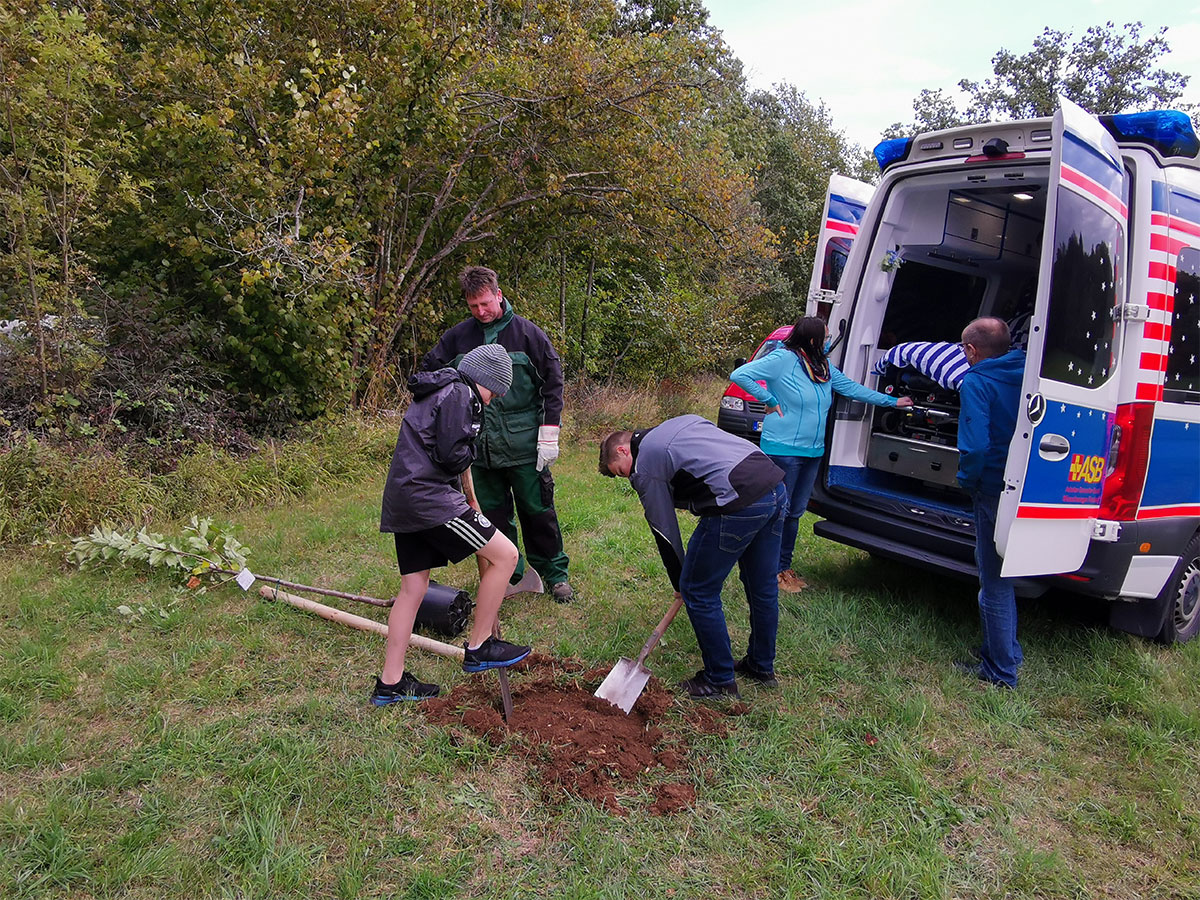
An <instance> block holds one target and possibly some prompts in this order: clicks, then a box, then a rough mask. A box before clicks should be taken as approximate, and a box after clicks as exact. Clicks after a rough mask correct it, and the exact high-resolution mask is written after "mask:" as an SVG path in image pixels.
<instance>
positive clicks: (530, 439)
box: [421, 300, 563, 469]
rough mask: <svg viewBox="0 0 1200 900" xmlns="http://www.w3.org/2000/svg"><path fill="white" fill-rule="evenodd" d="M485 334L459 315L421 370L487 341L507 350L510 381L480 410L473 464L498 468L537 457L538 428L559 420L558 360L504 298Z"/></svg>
mask: <svg viewBox="0 0 1200 900" xmlns="http://www.w3.org/2000/svg"><path fill="white" fill-rule="evenodd" d="M486 332H487V333H486V334H485V326H483V325H481V324H479V322H478V321H476V320H475V319H474V318H473V317H470V318H466V319H464V320H463V321H461V322H459V323H458V324H457V325H455V326H454V327H453V328H451V329H450V330H449V331H447V332H446V333H445V334H443V335H442V338H441V340H439V341H438V342H437V344H436V345H434V348H433V349H432V350H430V351H429V352H428V353H427V354H425V358H424V359H423V360H422V362H421V368H422V369H424V370H426V371H431V370H434V369H440V368H441V367H442V366H448V365H458V361H459V360H460V359H462V357H463V354H465V353H466V352H467V351H469V350H474V349H475V348H476V347H482V346H483V345H484V344H488V343H496V344H499V345H500V346H501V347H503V348H504V349H505V350H507V351H508V355H509V356H511V357H512V362H513V384H512V387H511V388H509V390H508V393H506V394H505V395H504V396H503V397H496V398H495V399H493V400H492V402H491V403H490V404H489V405H488V406H486V407H485V408H484V414H483V431H482V432H481V433H480V435H479V441H478V443H477V444H476V453H477V456H476V462H475V465H477V466H480V467H482V468H485V469H501V468H506V467H508V466H522V465H526V464H532V463H534V462H536V461H537V432H538V426H539V425H559V424H561V422H562V408H563V399H562V397H563V375H562V362H561V360H559V358H558V353H556V352H555V350H554V347H553V346H551V344H550V338H548V337H547V336H546V332H544V331H542V329H540V328H538V327H537V326H536V325H534V324H533V323H532V322H530V321H529V320H528V319H526V318H523V317H522V316H518V315H516V314H515V313H514V312H513V311H512V306H511V305H510V304H509V303H508V301H507V300H505V301H504V315H503V316H502V317H501V318H500V319H498V320H497V321H496V322H493V323H490V324H489V325H487V326H486ZM489 337H491V340H488V338H489Z"/></svg>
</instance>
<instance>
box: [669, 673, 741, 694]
mask: <svg viewBox="0 0 1200 900" xmlns="http://www.w3.org/2000/svg"><path fill="white" fill-rule="evenodd" d="M679 686H680V687H681V688H683V690H684V692H685V693H686V694H687V695H688V696H689V697H696V698H703V699H713V700H741V699H742V695H741V694H739V693H738V686H737V680H736V679H735V680H734V681H731V682H729V684H713V683H712V682H711V681H709V680H708V676H707V675H705V674H704V670H703V669H701V670H700V671H699V672H697V673H696V674H695V675H693V676H692V677H691V678H688V679H686V680H684V681H681V682H679Z"/></svg>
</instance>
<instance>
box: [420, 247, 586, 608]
mask: <svg viewBox="0 0 1200 900" xmlns="http://www.w3.org/2000/svg"><path fill="white" fill-rule="evenodd" d="M459 283H460V284H461V285H462V290H463V296H464V297H465V298H466V301H467V308H468V309H469V310H470V312H471V317H470V318H468V319H464V320H463V321H461V322H459V323H458V324H457V325H455V326H454V327H453V328H451V329H450V330H449V331H447V332H446V333H445V334H444V335H442V338H441V340H439V341H438V342H437V344H436V345H435V346H434V348H433V349H432V350H430V351H429V353H427V354H426V355H425V359H424V360H423V362H422V364H421V365H422V368H423V369H426V370H431V369H437V368H440V367H441V366H445V365H452V364H453V363H454V362H456V361H457V360H458V359H459V358H460V357H461V356H462V354H464V353H466V352H467V351H468V350H473V349H474V348H476V347H481V346H484V345H490V344H496V345H499V346H500V347H503V348H504V349H505V350H507V351H508V353H509V355H510V356H511V357H512V362H513V385H512V388H511V389H510V390H509V391H508V393H507V394H505V395H504V397H502V398H498V399H497V402H495V403H493V404H491V405H490V406H489V407H488V408H487V410H486V411H485V413H484V417H483V431H482V432H481V434H480V436H479V442H478V453H477V458H476V461H475V466H474V468H473V469H472V472H473V473H474V477H475V491H476V493H477V494H478V496H479V505H480V507H481V508H482V510H483V512H484V514H485V515H487V516H488V517H489V518H490V519H492V521H494V522H496V523H497V525H499V527H500V530H501V531H503V532H504V533H505V534H506V535H507V536H508V538H509V539H510V540H511V541H512V542H513V543H514V544H515V543H516V542H517V523H516V519H515V518H514V507H515V514H516V518H519V519H520V521H521V534H522V535H523V537H524V540H525V553H526V555H527V556H528V557H529V562H530V564H531V565H532V566H533V568H534V569H535V570H536V571H537V572H538V573H539V574H540V575H541V577H542V580H543V581H544V582H545V583H546V584H549V585H550V586H551V594H552V595H553V597H554V599H555V600H557V601H558V602H559V603H566V602H567V601H569V600H570V599H571V598H572V597H573V596H574V593H573V591H572V590H571V585H570V582H569V581H568V579H567V564H568V561H569V560H568V558H567V554H566V553H565V552H564V551H563V540H562V532H561V531H560V530H559V527H558V514H557V513H556V512H555V510H554V478H553V477H552V476H551V474H550V469H549V464H550V463H551V462H553V461H554V460H555V459H557V458H558V433H559V427H560V425H561V417H562V408H563V376H562V363H561V362H560V361H559V358H558V354H557V353H556V352H555V350H554V347H552V346H551V345H550V338H548V337H547V336H546V332H544V331H542V329H540V328H538V327H537V326H536V325H534V324H533V323H532V322H530V321H529V320H528V319H525V318H522V317H521V316H518V315H517V314H516V313H514V312H513V308H512V305H511V304H510V303H509V302H508V301H507V300H505V299H504V295H503V294H502V293H501V292H500V287H499V283H498V281H497V278H496V273H495V272H493V271H492V270H491V269H487V268H484V267H483V266H470V267H469V268H466V269H464V270H463V272H462V274H461V275H460V276H459ZM524 574H525V560H524V559H523V558H522V559H519V560H518V562H517V569H516V572H515V573H514V574H513V581H514V583H520V584H521V585H522V586H525V585H528V584H530V579H526V580H524V581H522V576H523V575H524ZM533 582H534V583H536V579H533Z"/></svg>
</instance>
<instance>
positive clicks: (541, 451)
mask: <svg viewBox="0 0 1200 900" xmlns="http://www.w3.org/2000/svg"><path fill="white" fill-rule="evenodd" d="M556 459H558V426H557V425H541V426H539V427H538V443H537V466H536V467H535V468H536V469H537V470H538V471H539V472H540V471H542V469H544V468H546V466H548V465H550V463H552V462H554V461H555V460H556Z"/></svg>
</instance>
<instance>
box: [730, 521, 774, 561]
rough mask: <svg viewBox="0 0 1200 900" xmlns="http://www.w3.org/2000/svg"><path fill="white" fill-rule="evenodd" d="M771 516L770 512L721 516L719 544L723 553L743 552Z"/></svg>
mask: <svg viewBox="0 0 1200 900" xmlns="http://www.w3.org/2000/svg"><path fill="white" fill-rule="evenodd" d="M770 518H771V514H770V513H766V514H760V515H755V516H738V515H730V516H721V534H720V537H719V538H718V540H717V546H718V547H720V548H721V552H722V553H741V552H742V551H743V550H745V549H746V548H747V547H749V546H750V542H751V541H753V540H754V537H755V535H757V534H758V533H759V531H761V530H762V528H763V526H764V525H766V524H767V521H768V520H769V519H770Z"/></svg>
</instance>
